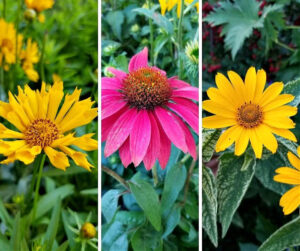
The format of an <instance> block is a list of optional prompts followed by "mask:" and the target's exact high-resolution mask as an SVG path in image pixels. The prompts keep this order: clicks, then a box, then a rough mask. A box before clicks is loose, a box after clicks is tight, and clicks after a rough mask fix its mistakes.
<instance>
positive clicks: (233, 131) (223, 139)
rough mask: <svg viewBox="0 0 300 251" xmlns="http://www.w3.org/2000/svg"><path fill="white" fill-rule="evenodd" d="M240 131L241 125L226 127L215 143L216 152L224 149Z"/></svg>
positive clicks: (234, 139)
mask: <svg viewBox="0 0 300 251" xmlns="http://www.w3.org/2000/svg"><path fill="white" fill-rule="evenodd" d="M241 132H242V127H241V126H238V125H235V126H232V127H230V128H228V129H227V130H226V131H225V132H223V133H222V134H221V136H220V138H219V139H218V141H217V144H216V152H221V151H224V150H225V149H226V148H228V147H229V146H231V145H232V144H233V142H234V141H236V139H237V138H238V137H239V136H240V134H241Z"/></svg>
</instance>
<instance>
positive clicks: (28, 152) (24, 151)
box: [15, 146, 42, 165]
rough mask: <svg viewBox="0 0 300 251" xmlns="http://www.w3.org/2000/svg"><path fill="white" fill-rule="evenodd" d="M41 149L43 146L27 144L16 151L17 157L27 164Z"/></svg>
mask: <svg viewBox="0 0 300 251" xmlns="http://www.w3.org/2000/svg"><path fill="white" fill-rule="evenodd" d="M41 151H42V148H41V147H40V146H33V147H29V146H26V147H23V148H21V149H20V150H17V151H16V154H15V158H16V159H18V160H20V161H22V162H23V163H24V164H25V165H29V164H31V163H32V162H33V161H34V159H35V156H36V155H38V154H40V153H41Z"/></svg>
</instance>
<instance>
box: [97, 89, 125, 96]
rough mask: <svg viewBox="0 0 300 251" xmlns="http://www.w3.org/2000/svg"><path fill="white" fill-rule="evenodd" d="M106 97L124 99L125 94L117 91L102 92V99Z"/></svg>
mask: <svg viewBox="0 0 300 251" xmlns="http://www.w3.org/2000/svg"><path fill="white" fill-rule="evenodd" d="M105 96H117V97H122V96H123V94H122V93H120V92H118V91H116V90H107V89H104V90H101V97H105Z"/></svg>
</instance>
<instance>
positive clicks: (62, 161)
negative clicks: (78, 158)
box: [44, 146, 70, 171]
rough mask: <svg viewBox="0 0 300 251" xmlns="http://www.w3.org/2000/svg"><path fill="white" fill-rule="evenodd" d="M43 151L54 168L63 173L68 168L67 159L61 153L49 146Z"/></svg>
mask: <svg viewBox="0 0 300 251" xmlns="http://www.w3.org/2000/svg"><path fill="white" fill-rule="evenodd" d="M44 151H45V153H46V154H47V156H48V158H49V160H50V162H51V164H52V165H53V166H54V167H56V168H58V169H61V170H64V171H65V170H66V168H67V167H69V166H70V164H69V160H68V157H67V156H66V154H64V153H63V152H59V151H56V150H54V149H53V148H51V147H49V146H47V147H45V148H44Z"/></svg>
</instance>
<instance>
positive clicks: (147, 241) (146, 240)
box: [131, 226, 160, 251]
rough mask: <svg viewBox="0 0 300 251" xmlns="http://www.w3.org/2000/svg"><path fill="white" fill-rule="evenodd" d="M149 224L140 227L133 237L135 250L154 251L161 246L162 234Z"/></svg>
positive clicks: (132, 241)
mask: <svg viewBox="0 0 300 251" xmlns="http://www.w3.org/2000/svg"><path fill="white" fill-rule="evenodd" d="M153 230H154V229H153V228H152V227H149V226H144V227H141V228H139V229H138V230H137V231H136V232H135V233H134V235H133V236H132V238H131V245H132V248H133V250H134V251H152V250H155V249H156V248H159V246H160V235H159V233H157V232H155V231H153Z"/></svg>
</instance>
